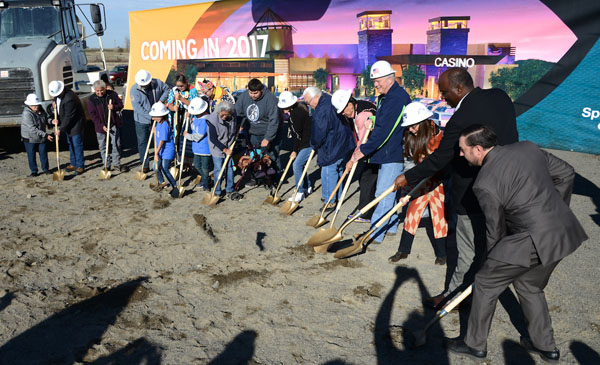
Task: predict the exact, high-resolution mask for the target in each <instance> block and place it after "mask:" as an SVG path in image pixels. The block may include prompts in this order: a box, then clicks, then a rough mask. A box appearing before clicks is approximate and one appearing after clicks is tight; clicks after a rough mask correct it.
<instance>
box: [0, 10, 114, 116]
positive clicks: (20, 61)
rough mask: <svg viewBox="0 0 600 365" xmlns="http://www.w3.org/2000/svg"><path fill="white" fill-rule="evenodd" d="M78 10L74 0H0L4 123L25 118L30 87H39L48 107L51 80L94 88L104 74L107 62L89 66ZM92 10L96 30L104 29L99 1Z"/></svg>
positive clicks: (0, 88)
mask: <svg viewBox="0 0 600 365" xmlns="http://www.w3.org/2000/svg"><path fill="white" fill-rule="evenodd" d="M94 6H95V8H94ZM76 10H79V11H81V9H79V6H78V5H76V4H75V2H74V0H21V1H16V0H0V55H1V56H0V100H2V106H0V126H11V125H19V124H20V123H21V114H22V112H23V101H24V100H25V97H26V96H27V94H29V93H36V94H37V95H38V96H39V97H40V99H41V100H42V101H43V104H44V107H46V106H47V105H48V104H49V103H50V102H51V100H52V97H51V96H50V94H49V92H48V84H49V83H50V81H52V80H61V81H63V82H64V83H65V85H67V86H69V87H70V88H71V89H72V90H73V91H75V92H76V93H79V94H90V93H91V91H92V90H91V85H92V83H93V82H94V81H96V80H98V79H100V78H101V77H102V75H104V74H106V66H105V65H106V64H105V63H104V69H101V70H100V71H89V70H88V65H87V57H86V55H85V52H84V48H85V35H84V34H83V31H84V28H83V24H82V23H81V22H80V21H79V18H78V17H77V11H76ZM91 10H92V19H93V20H94V23H95V28H96V33H97V34H98V35H102V32H103V27H102V24H101V22H102V21H101V19H99V16H100V11H99V7H98V5H96V4H92V5H91ZM94 13H96V14H94ZM86 19H87V18H86Z"/></svg>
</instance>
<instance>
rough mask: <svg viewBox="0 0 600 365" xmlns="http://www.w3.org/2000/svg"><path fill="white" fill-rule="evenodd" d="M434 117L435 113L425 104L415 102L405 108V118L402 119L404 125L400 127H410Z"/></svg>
mask: <svg viewBox="0 0 600 365" xmlns="http://www.w3.org/2000/svg"><path fill="white" fill-rule="evenodd" d="M432 116H433V113H432V112H431V110H429V109H427V107H426V106H425V105H424V104H421V103H419V102H418V101H413V102H412V103H410V104H408V105H407V106H406V108H404V116H403V117H402V124H401V125H400V126H401V127H408V126H411V125H413V124H417V123H420V122H422V121H424V120H425V119H429V118H431V117H432Z"/></svg>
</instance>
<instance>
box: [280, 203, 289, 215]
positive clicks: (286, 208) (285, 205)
mask: <svg viewBox="0 0 600 365" xmlns="http://www.w3.org/2000/svg"><path fill="white" fill-rule="evenodd" d="M291 207H292V202H285V203H283V205H282V206H281V208H279V211H280V212H281V213H284V214H287V212H288V211H289V210H290V208H291Z"/></svg>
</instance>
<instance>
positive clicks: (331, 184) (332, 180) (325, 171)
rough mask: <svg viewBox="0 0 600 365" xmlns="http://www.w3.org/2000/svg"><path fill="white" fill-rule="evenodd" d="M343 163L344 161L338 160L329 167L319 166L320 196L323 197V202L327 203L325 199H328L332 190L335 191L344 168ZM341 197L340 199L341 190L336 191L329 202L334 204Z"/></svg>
mask: <svg viewBox="0 0 600 365" xmlns="http://www.w3.org/2000/svg"><path fill="white" fill-rule="evenodd" d="M343 162H344V159H343V158H340V159H339V160H337V161H335V162H334V163H332V164H331V165H327V166H321V194H322V195H321V196H322V197H323V199H324V200H325V201H327V199H329V195H331V193H332V192H333V189H335V186H336V185H337V182H338V180H339V179H340V177H341V176H342V173H343V172H344V168H345V167H346V166H344V163H343ZM341 197H342V189H338V192H337V194H336V197H334V198H333V199H331V202H335V201H337V200H338V199H340V198H341Z"/></svg>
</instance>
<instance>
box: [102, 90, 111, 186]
mask: <svg viewBox="0 0 600 365" xmlns="http://www.w3.org/2000/svg"><path fill="white" fill-rule="evenodd" d="M108 105H112V100H111V99H108ZM111 114H112V110H110V109H108V122H107V123H106V124H107V126H106V152H105V153H104V170H101V171H100V180H108V179H110V175H111V173H110V171H108V168H107V167H108V146H109V144H110V116H111Z"/></svg>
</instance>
